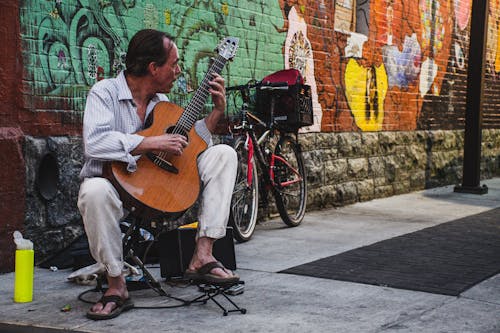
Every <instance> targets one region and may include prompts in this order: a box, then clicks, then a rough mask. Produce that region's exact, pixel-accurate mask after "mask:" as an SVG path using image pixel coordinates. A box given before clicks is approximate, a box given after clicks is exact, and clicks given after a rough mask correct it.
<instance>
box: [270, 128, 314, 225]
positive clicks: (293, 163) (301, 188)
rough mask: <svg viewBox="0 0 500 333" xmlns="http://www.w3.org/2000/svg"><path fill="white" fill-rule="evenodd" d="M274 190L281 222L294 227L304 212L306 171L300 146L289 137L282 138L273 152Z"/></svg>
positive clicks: (300, 220) (299, 221)
mask: <svg viewBox="0 0 500 333" xmlns="http://www.w3.org/2000/svg"><path fill="white" fill-rule="evenodd" d="M274 154H275V163H274V183H275V186H274V189H273V194H274V198H275V200H276V207H277V208H278V212H279V214H280V216H281V219H282V220H283V222H285V223H286V224H287V225H288V226H290V227H296V226H298V225H299V224H300V223H301V222H302V219H303V218H304V215H305V212H306V198H307V189H306V169H305V166H304V160H303V158H302V153H301V151H300V146H299V144H298V143H296V142H295V140H294V139H293V138H292V137H290V136H283V137H281V139H280V140H279V141H278V145H277V146H276V149H275V151H274Z"/></svg>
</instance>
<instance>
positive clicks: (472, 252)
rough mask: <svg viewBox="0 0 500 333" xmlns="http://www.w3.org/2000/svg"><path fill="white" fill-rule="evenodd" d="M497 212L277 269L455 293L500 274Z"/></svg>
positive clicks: (294, 272)
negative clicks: (284, 268)
mask: <svg viewBox="0 0 500 333" xmlns="http://www.w3.org/2000/svg"><path fill="white" fill-rule="evenodd" d="M438 213H439V212H436V214H438ZM499 215H500V208H496V209H492V210H489V211H487V212H484V213H481V214H477V215H472V216H468V217H465V218H461V219H458V220H455V221H451V222H447V223H443V224H440V225H437V226H434V227H431V228H426V229H423V230H419V231H416V232H413V233H409V234H406V235H402V236H398V237H395V238H391V239H388V240H385V241H381V242H378V243H375V244H372V245H368V246H365V247H361V248H358V249H354V250H351V251H347V252H344V253H341V254H338V255H334V256H331V257H327V258H323V259H319V260H316V261H313V262H310V263H307V264H303V265H300V266H296V267H292V268H289V269H286V270H284V271H282V272H281V273H287V274H297V275H307V276H313V277H319V278H325V279H333V280H342V281H351V282H359V283H366V284H373V285H380V286H388V287H394V288H401V289H409V290H418V291H425V292H430V293H436V294H444V295H452V296H457V295H459V294H460V293H461V292H463V291H465V290H467V289H468V288H470V287H472V286H474V285H475V284H477V283H479V282H481V281H483V280H485V279H487V278H489V277H491V276H493V275H495V274H497V273H499V272H500V217H499ZM360 232H362V231H361V230H360ZM334 241H335V240H334V239H332V242H334Z"/></svg>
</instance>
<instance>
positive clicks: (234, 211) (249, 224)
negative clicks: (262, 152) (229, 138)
mask: <svg viewBox="0 0 500 333" xmlns="http://www.w3.org/2000/svg"><path fill="white" fill-rule="evenodd" d="M233 147H234V149H235V150H236V153H237V154H238V172H237V175H236V183H235V185H234V190H233V196H232V199H231V210H230V214H229V224H230V225H231V226H232V227H233V237H234V238H235V239H236V240H237V241H238V242H246V241H248V240H250V238H251V237H252V235H253V232H254V231H255V226H256V224H257V209H258V205H259V179H258V175H257V165H256V163H255V158H252V159H251V161H250V163H251V165H252V175H251V177H252V179H251V183H250V184H248V177H247V175H248V174H247V172H248V167H249V165H248V163H249V161H248V150H247V149H246V148H245V137H240V138H237V139H236V141H235V143H234V145H233Z"/></svg>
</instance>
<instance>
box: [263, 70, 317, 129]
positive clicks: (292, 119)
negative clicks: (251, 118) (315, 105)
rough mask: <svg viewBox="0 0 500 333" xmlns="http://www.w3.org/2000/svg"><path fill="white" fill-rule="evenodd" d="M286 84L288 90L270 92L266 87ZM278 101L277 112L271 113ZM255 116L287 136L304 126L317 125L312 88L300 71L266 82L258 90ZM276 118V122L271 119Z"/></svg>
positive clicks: (281, 73)
mask: <svg viewBox="0 0 500 333" xmlns="http://www.w3.org/2000/svg"><path fill="white" fill-rule="evenodd" d="M280 83H282V84H283V85H284V86H288V89H284V90H275V89H272V90H266V89H265V86H266V85H267V86H271V85H274V86H275V85H276V84H280ZM273 100H274V112H273V115H272V116H271V113H270V109H271V104H272V103H273ZM255 113H256V115H257V117H259V118H260V119H261V120H263V121H264V122H266V123H267V124H271V123H274V127H275V128H277V129H279V130H282V131H285V132H296V131H297V130H298V129H299V128H301V127H303V126H310V125H312V124H313V110H312V98H311V87H310V86H309V85H306V84H304V79H303V78H302V75H301V74H300V72H299V71H298V70H296V69H284V70H280V71H277V72H275V73H273V74H270V75H268V76H266V77H264V79H262V81H261V84H260V88H259V89H257V95H256V106H255ZM271 118H272V119H271Z"/></svg>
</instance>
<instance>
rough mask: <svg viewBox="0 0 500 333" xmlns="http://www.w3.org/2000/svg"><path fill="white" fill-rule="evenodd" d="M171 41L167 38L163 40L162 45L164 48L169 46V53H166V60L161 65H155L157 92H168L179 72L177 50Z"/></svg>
mask: <svg viewBox="0 0 500 333" xmlns="http://www.w3.org/2000/svg"><path fill="white" fill-rule="evenodd" d="M171 43H172V42H171V41H169V40H168V39H166V38H165V39H164V40H163V47H165V48H166V49H168V48H170V47H171V50H170V53H169V55H168V58H167V61H166V62H165V63H164V64H163V65H162V66H158V67H156V71H155V72H156V73H155V74H156V75H155V79H156V83H157V89H158V92H163V93H168V92H170V90H171V89H172V87H173V86H174V82H175V80H176V79H177V77H178V76H179V74H180V73H181V68H180V67H179V51H178V50H177V46H176V45H175V44H174V45H172V46H171Z"/></svg>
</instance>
